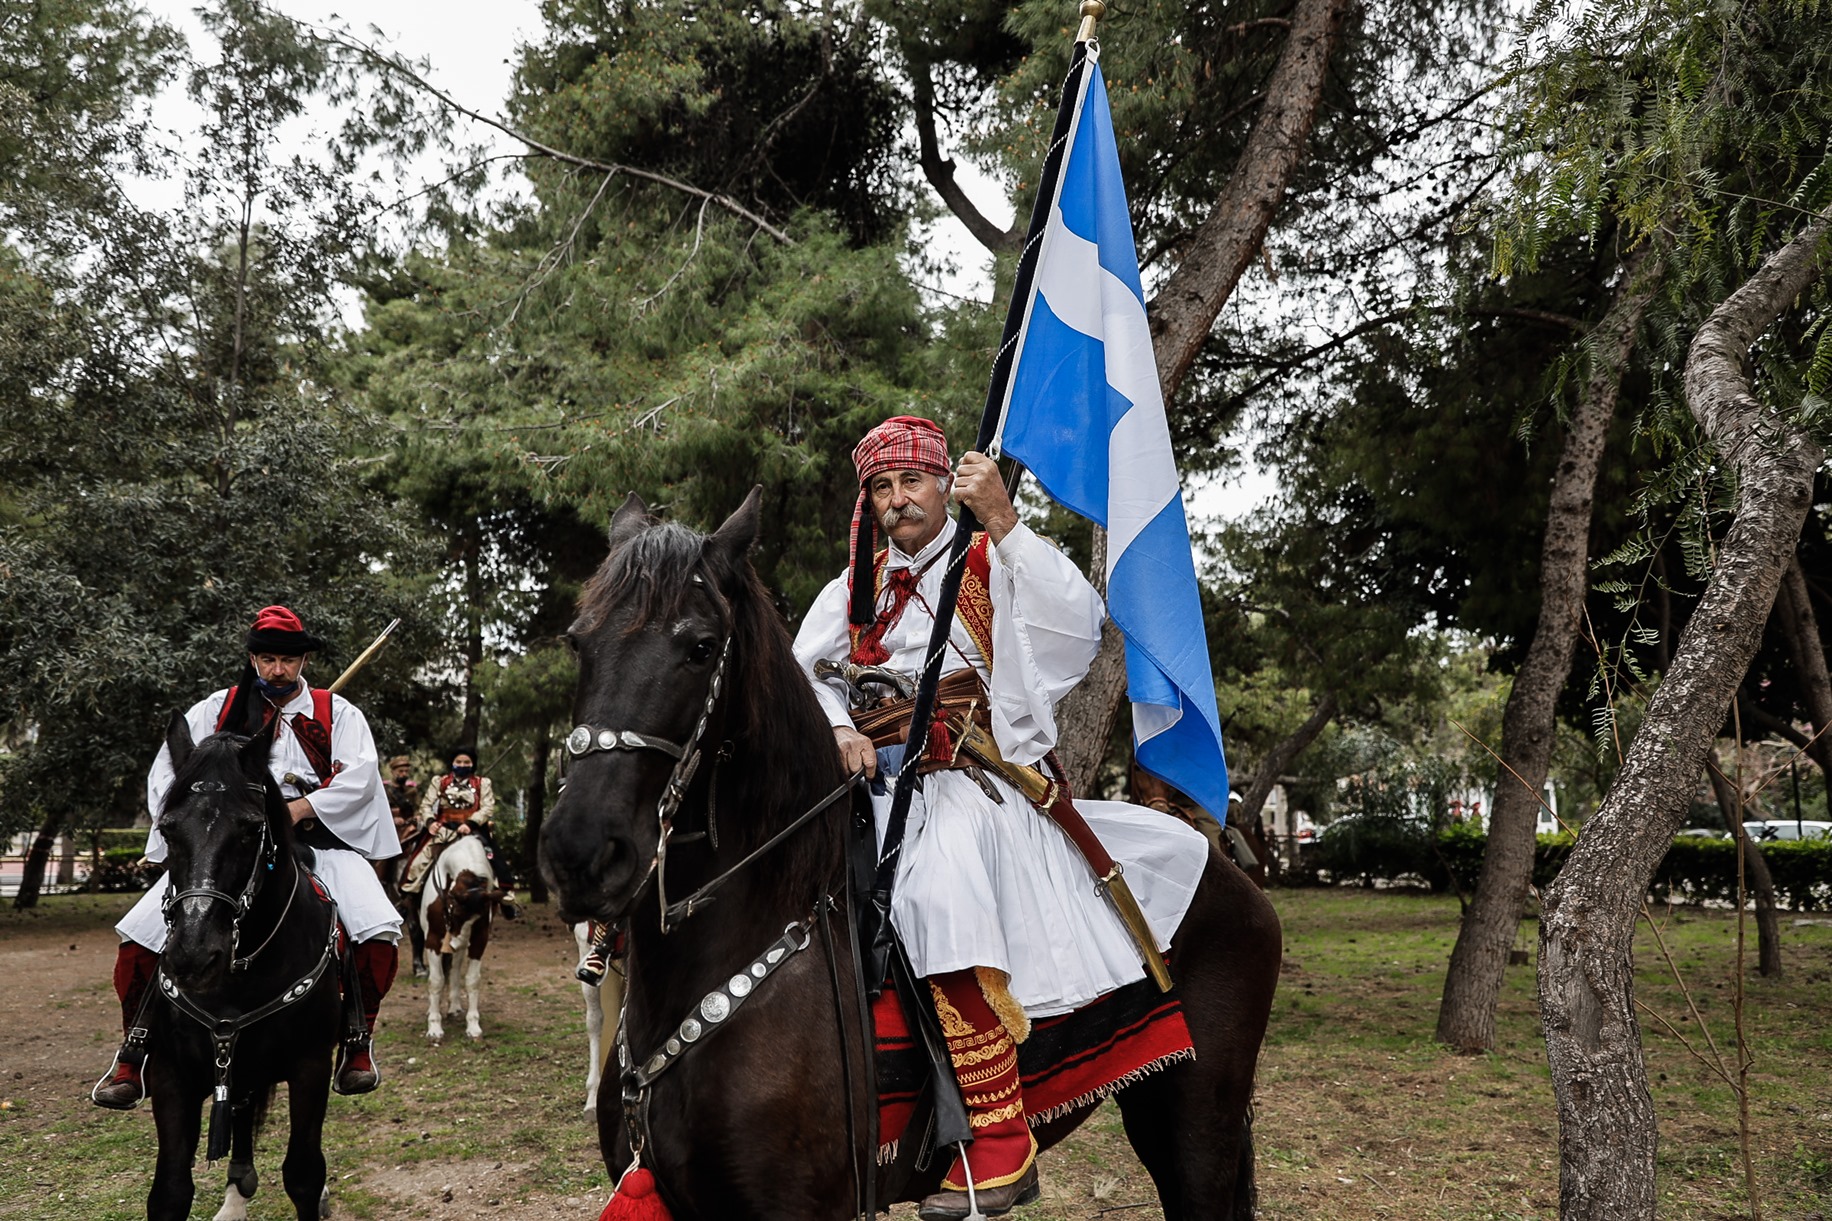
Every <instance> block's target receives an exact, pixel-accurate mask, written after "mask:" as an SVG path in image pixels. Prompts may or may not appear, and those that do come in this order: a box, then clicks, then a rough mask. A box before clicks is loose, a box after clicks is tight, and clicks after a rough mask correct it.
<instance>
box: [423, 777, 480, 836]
mask: <svg viewBox="0 0 1832 1221" xmlns="http://www.w3.org/2000/svg"><path fill="white" fill-rule="evenodd" d="M453 780H454V777H453V776H452V774H451V773H450V772H447V773H446V774H445V775H443V776H441V777H439V781H438V784H439V796H438V798H437V799H436V800H435V801H434V802H433V805H434V807H435V808H436V809H437V810H438V818H439V821H440V822H443V823H452V824H457V823H461V822H463V821H465V820H466V819H468V818H471V817H472V816H473V815H475V814H476V813H477V809H478V807H479V806H481V805H482V804H483V778H482V777H480V776H468V777H466V778H465V779H464V780H462V781H459V782H458V783H459V785H460V786H461V787H464V788H468V789H470V790H471V799H470V800H469V801H468V802H464V803H462V804H453V803H452V802H451V801H450V799H449V798H448V796H447V794H448V793H450V792H451V789H452V787H453Z"/></svg>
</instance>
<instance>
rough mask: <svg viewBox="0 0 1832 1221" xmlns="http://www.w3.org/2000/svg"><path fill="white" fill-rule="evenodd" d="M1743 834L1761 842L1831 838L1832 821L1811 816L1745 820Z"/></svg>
mask: <svg viewBox="0 0 1832 1221" xmlns="http://www.w3.org/2000/svg"><path fill="white" fill-rule="evenodd" d="M1743 834H1745V835H1747V836H1749V838H1751V839H1753V840H1755V841H1756V842H1757V843H1761V842H1763V841H1765V840H1777V839H1832V822H1825V821H1823V820H1820V819H1813V818H1771V819H1769V820H1768V821H1767V822H1746V823H1744V824H1743Z"/></svg>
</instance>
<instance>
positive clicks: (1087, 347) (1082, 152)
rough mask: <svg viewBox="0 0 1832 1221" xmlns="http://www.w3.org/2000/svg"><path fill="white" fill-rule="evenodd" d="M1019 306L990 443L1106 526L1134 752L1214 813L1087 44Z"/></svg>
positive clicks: (1193, 622) (1159, 443)
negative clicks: (1063, 150) (1027, 288)
mask: <svg viewBox="0 0 1832 1221" xmlns="http://www.w3.org/2000/svg"><path fill="white" fill-rule="evenodd" d="M1090 51H1092V48H1090ZM1023 309H1024V314H1023V321H1022V323H1021V325H1020V328H1019V331H1018V337H1017V348H1016V350H1015V352H1014V354H1013V357H1012V373H1011V377H1010V380H1009V381H1008V382H1007V384H1006V389H1005V403H1004V410H1003V415H1002V424H1001V429H1000V434H999V438H998V442H997V445H998V447H999V448H1000V449H1002V450H1003V452H1005V453H1007V454H1010V455H1011V456H1012V457H1014V458H1016V459H1017V460H1018V461H1020V462H1022V463H1024V465H1025V466H1027V467H1029V468H1030V470H1031V472H1032V473H1033V474H1034V475H1036V477H1037V480H1038V482H1040V483H1041V484H1042V485H1043V489H1044V491H1046V492H1048V493H1049V494H1050V496H1052V497H1053V498H1055V499H1056V500H1057V501H1059V502H1060V503H1062V504H1064V505H1066V506H1068V507H1069V508H1070V509H1073V510H1074V511H1075V512H1077V513H1080V514H1081V515H1082V516H1083V517H1087V518H1090V519H1092V520H1093V521H1095V522H1096V523H1098V524H1100V525H1101V526H1104V527H1106V530H1107V610H1108V613H1109V614H1111V615H1112V616H1113V621H1114V623H1115V624H1117V625H1118V626H1119V628H1120V630H1121V631H1122V632H1123V633H1125V637H1126V677H1127V683H1128V687H1129V693H1130V695H1131V698H1132V725H1133V742H1134V747H1135V751H1136V754H1137V758H1138V761H1139V764H1140V766H1142V767H1144V768H1145V769H1146V770H1147V771H1150V772H1152V773H1153V774H1154V775H1157V776H1159V777H1161V778H1162V779H1164V780H1165V781H1166V782H1168V783H1170V784H1172V785H1174V786H1176V787H1177V788H1178V789H1180V790H1182V791H1183V792H1184V793H1185V794H1187V795H1188V796H1189V797H1190V798H1192V799H1193V800H1195V801H1197V802H1199V803H1200V804H1201V805H1202V806H1203V808H1205V809H1207V810H1208V811H1209V812H1210V813H1211V814H1213V815H1215V816H1216V817H1217V818H1224V817H1225V816H1226V812H1227V807H1228V765H1227V763H1226V761H1225V760H1224V759H1223V757H1222V747H1221V720H1220V718H1219V717H1218V716H1217V715H1216V711H1215V683H1214V679H1213V677H1212V675H1211V672H1210V669H1209V652H1208V640H1207V637H1206V635H1205V634H1204V631H1203V625H1202V606H1201V601H1200V599H1199V597H1198V595H1197V590H1196V568H1195V563H1194V561H1193V560H1192V558H1191V554H1190V534H1189V524H1188V523H1187V522H1186V521H1185V520H1184V516H1183V497H1182V494H1181V491H1182V489H1181V486H1180V484H1179V482H1178V478H1177V464H1176V461H1175V460H1174V459H1173V458H1172V456H1171V447H1170V427H1169V425H1168V424H1167V423H1166V422H1165V418H1164V398H1163V395H1162V394H1161V392H1160V391H1159V388H1158V372H1157V365H1156V363H1155V361H1154V360H1153V358H1152V350H1151V333H1150V331H1149V329H1148V328H1147V326H1146V322H1145V294H1144V291H1143V289H1142V288H1141V287H1140V284H1139V262H1138V255H1137V253H1136V251H1135V249H1134V247H1133V242H1132V221H1131V217H1130V215H1129V214H1128V212H1127V210H1126V191H1125V186H1124V184H1122V183H1121V181H1120V161H1119V150H1118V148H1117V147H1116V145H1115V143H1114V138H1113V118H1112V115H1111V113H1110V112H1109V111H1108V109H1107V87H1106V84H1105V82H1104V81H1103V80H1102V79H1101V74H1100V65H1099V64H1098V63H1097V62H1095V61H1094V57H1093V55H1092V54H1090V56H1089V62H1088V65H1087V70H1086V71H1085V72H1083V74H1082V82H1081V94H1080V97H1079V98H1078V99H1077V100H1076V102H1075V111H1074V116H1073V118H1072V120H1071V124H1070V127H1069V134H1068V154H1067V156H1066V158H1065V159H1064V165H1063V169H1062V174H1061V177H1060V180H1059V181H1058V183H1057V187H1056V192H1055V201H1054V204H1053V206H1052V207H1051V209H1050V214H1049V218H1048V222H1047V224H1046V226H1045V228H1044V231H1043V239H1042V243H1041V246H1040V247H1039V249H1038V253H1037V262H1036V271H1035V275H1034V278H1033V280H1032V290H1031V293H1030V297H1029V300H1028V301H1027V302H1025V304H1024V306H1023Z"/></svg>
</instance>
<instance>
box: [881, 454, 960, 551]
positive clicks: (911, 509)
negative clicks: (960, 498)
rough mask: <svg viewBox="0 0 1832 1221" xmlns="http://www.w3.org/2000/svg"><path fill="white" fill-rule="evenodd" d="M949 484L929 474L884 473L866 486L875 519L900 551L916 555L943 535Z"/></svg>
mask: <svg viewBox="0 0 1832 1221" xmlns="http://www.w3.org/2000/svg"><path fill="white" fill-rule="evenodd" d="M947 483H948V481H947V480H946V479H937V478H936V477H935V476H934V475H931V474H930V473H929V472H927V471H882V472H880V473H878V474H876V475H873V476H872V477H871V480H870V481H869V482H868V483H867V484H866V485H865V490H866V492H867V493H868V494H869V495H870V496H871V511H872V516H874V517H876V518H877V519H878V525H879V526H880V528H882V529H883V531H884V532H885V533H886V534H888V535H889V536H890V540H891V542H893V543H895V544H897V550H899V551H901V552H903V553H904V554H905V555H914V554H916V553H917V552H918V551H921V550H922V549H923V548H924V547H926V546H928V545H929V543H930V542H931V541H932V540H933V539H934V538H935V536H936V535H937V534H940V533H941V527H942V523H943V522H945V521H946V520H947V519H948V491H947Z"/></svg>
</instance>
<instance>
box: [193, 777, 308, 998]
mask: <svg viewBox="0 0 1832 1221" xmlns="http://www.w3.org/2000/svg"><path fill="white" fill-rule="evenodd" d="M248 790H249V791H250V792H253V793H259V794H260V795H261V796H262V798H263V799H265V798H266V796H267V786H266V785H263V784H253V783H250V784H249V785H248ZM191 791H192V792H193V793H226V792H228V791H229V790H228V786H227V785H225V784H224V783H223V782H222V781H220V780H194V781H192V782H191ZM278 853H279V844H278V842H277V841H276V840H275V839H274V836H273V831H272V829H271V828H269V826H268V825H267V820H266V818H264V817H263V818H262V820H261V847H260V851H259V852H258V853H257V854H256V856H255V862H254V867H253V868H252V869H250V870H249V872H248V881H247V882H246V883H244V884H243V886H242V893H241V894H240V895H230V894H226V893H224V892H223V891H220V890H217V889H215V888H213V887H209V886H193V887H190V888H189V889H187V890H176V891H168V892H167V893H166V896H165V899H164V901H162V902H161V903H160V905H159V914H160V915H161V916H162V917H163V918H164V919H165V923H166V927H167V928H168V929H169V928H170V927H171V924H172V909H173V908H175V907H177V906H178V904H179V903H181V902H183V901H184V900H186V899H190V898H204V899H220V900H221V901H223V902H224V903H227V904H228V905H229V906H230V907H232V908H234V909H235V915H234V916H233V917H232V918H231V919H230V922H229V969H230V970H231V971H246V970H247V969H248V964H249V963H251V962H253V961H254V960H255V956H256V955H258V954H259V953H260V952H261V951H262V950H264V949H266V948H267V947H268V945H269V944H270V943H271V942H272V941H273V939H274V934H276V933H278V932H279V931H280V928H281V926H282V925H284V924H285V923H286V916H287V913H288V912H290V911H291V910H292V906H293V895H295V894H297V893H298V890H299V888H298V886H296V885H295V886H294V887H293V890H292V893H290V894H288V895H287V896H286V909H285V910H284V911H282V912H281V913H280V917H279V919H277V920H275V921H274V926H273V928H272V929H270V930H268V933H267V937H266V939H265V940H263V941H262V942H261V944H260V945H258V946H256V947H255V948H254V949H253V950H252V951H251V952H250V953H248V954H246V955H238V954H237V953H236V951H237V950H238V949H240V948H241V944H242V921H243V920H245V919H247V917H248V912H249V910H250V909H251V908H252V907H253V906H254V900H255V896H256V895H257V894H258V893H260V889H261V879H262V878H263V877H265V876H266V875H267V874H269V873H272V872H273V868H274V861H275V859H276V857H277V856H278Z"/></svg>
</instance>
